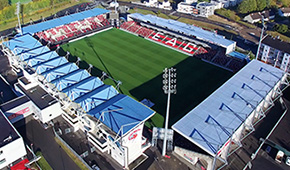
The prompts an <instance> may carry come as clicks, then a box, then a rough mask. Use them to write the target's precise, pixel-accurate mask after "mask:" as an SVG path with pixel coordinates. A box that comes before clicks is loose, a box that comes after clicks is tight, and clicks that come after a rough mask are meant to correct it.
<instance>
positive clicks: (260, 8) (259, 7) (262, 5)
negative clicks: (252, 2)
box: [256, 0, 267, 11]
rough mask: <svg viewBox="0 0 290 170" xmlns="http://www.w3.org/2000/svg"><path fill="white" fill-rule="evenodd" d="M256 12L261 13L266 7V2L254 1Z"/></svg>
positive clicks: (263, 0) (265, 0)
mask: <svg viewBox="0 0 290 170" xmlns="http://www.w3.org/2000/svg"><path fill="white" fill-rule="evenodd" d="M256 3H257V9H256V10H257V11H263V10H264V9H265V8H266V7H267V0H256Z"/></svg>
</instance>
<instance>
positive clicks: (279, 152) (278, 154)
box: [275, 151, 284, 163]
mask: <svg viewBox="0 0 290 170" xmlns="http://www.w3.org/2000/svg"><path fill="white" fill-rule="evenodd" d="M283 157H284V152H283V151H278V153H277V155H276V158H275V161H277V162H278V163H281V162H282V159H283Z"/></svg>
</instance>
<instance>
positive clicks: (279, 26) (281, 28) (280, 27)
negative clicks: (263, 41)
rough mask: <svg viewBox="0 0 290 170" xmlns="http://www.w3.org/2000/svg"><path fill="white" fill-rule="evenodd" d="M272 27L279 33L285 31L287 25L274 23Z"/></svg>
mask: <svg viewBox="0 0 290 170" xmlns="http://www.w3.org/2000/svg"><path fill="white" fill-rule="evenodd" d="M273 29H274V30H275V31H277V32H279V33H282V34H283V33H286V32H287V31H288V26H287V25H285V24H276V25H275V26H274V27H273Z"/></svg>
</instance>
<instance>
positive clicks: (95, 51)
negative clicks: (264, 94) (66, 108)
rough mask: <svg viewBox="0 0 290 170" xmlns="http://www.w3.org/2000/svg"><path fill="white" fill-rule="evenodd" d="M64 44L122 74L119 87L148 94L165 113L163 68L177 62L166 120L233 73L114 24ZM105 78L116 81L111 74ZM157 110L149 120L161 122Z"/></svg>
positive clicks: (183, 111) (173, 119)
mask: <svg viewBox="0 0 290 170" xmlns="http://www.w3.org/2000/svg"><path fill="white" fill-rule="evenodd" d="M62 48H63V49H64V50H65V51H69V52H70V54H72V55H73V56H78V57H79V58H81V59H82V60H85V61H86V62H87V63H91V64H92V65H94V66H95V67H96V68H97V69H99V70H100V71H105V72H106V73H108V74H109V75H110V76H111V77H113V78H114V79H116V80H120V81H121V82H122V85H121V88H120V92H121V93H124V94H127V95H130V96H132V97H134V98H135V99H137V100H139V101H141V100H142V99H144V98H147V99H150V100H151V101H152V102H153V103H155V106H153V109H154V110H155V111H156V112H157V113H159V114H161V115H165V110H166V101H167V100H166V99H167V97H166V95H165V94H164V93H163V90H162V73H163V69H164V68H165V67H172V66H174V67H176V68H177V94H176V95H172V98H171V112H170V125H172V124H173V123H174V122H176V121H177V120H178V119H180V118H181V117H182V116H183V115H185V114H186V113H187V112H188V111H190V110H191V109H193V108H194V107H195V106H196V105H197V104H199V103H200V102H201V101H202V100H204V99H205V98H206V97H207V96H208V95H210V94H211V93H212V92H213V91H214V90H215V89H217V88H218V87H219V86H220V85H221V84H223V83H224V82H225V81H226V80H228V79H229V77H231V76H232V73H231V72H228V71H225V70H223V69H221V68H218V67H216V66H213V65H210V64H208V63H205V62H203V61H201V60H198V59H196V58H193V57H189V56H187V55H185V54H182V53H180V52H177V51H175V50H172V49H170V48H167V47H164V46H162V45H159V44H156V43H153V42H151V41H148V40H146V39H143V38H141V37H137V36H135V35H132V34H129V33H127V32H124V31H122V30H118V29H111V30H108V31H105V32H102V33H99V34H96V35H94V36H92V37H89V38H84V39H81V40H79V41H75V42H72V43H69V44H65V45H63V46H62ZM105 83H106V84H112V85H115V83H113V82H112V81H110V80H109V79H107V80H105ZM159 114H156V115H155V116H154V117H153V118H152V119H151V120H152V122H151V123H152V124H153V125H154V126H159V127H160V126H163V117H162V116H160V115H159ZM147 123H148V122H147ZM149 124H150V122H149ZM147 125H148V124H147Z"/></svg>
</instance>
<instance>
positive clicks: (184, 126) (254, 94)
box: [172, 60, 284, 155]
mask: <svg viewBox="0 0 290 170" xmlns="http://www.w3.org/2000/svg"><path fill="white" fill-rule="evenodd" d="M283 75H284V72H283V71H282V70H279V69H277V68H275V67H272V66H270V65H267V64H265V63H262V62H260V61H257V60H253V61H251V62H250V63H249V64H248V65H246V66H245V67H244V68H243V69H242V70H240V71H239V72H238V73H236V74H235V75H234V76H233V77H232V78H231V79H229V80H228V81H227V82H226V83H224V84H223V85H222V86H221V87H220V88H219V89H217V90H216V91H215V92H214V93H212V94H211V95H210V96H209V97H208V98H206V99H205V100H204V101H203V102H202V103H201V104H199V105H198V106H197V107H195V108H194V109H193V110H191V111H190V112H189V113H187V114H186V115H185V116H184V117H183V118H182V119H180V120H179V121H178V122H176V123H175V124H174V125H173V126H172V128H173V129H174V130H175V131H177V132H178V133H180V134H181V135H183V136H184V137H186V138H187V139H189V140H190V141H191V142H193V143H195V144H196V145H198V146H199V147H201V148H202V149H204V150H205V151H206V152H208V153H209V154H211V155H215V154H216V153H217V152H218V151H219V149H220V148H221V147H222V146H223V145H224V144H225V142H226V141H227V140H228V139H229V138H230V137H231V135H232V134H233V133H234V132H235V131H236V130H237V128H238V127H239V126H240V125H241V124H242V123H243V122H244V120H245V119H246V118H247V117H248V116H249V114H250V113H251V112H252V111H253V109H255V108H256V106H257V105H258V104H259V103H260V102H261V101H262V100H263V98H264V97H265V96H266V95H267V94H268V92H269V91H270V90H271V89H272V88H273V87H274V86H275V84H276V83H277V82H278V81H279V80H280V79H281V78H282V77H283Z"/></svg>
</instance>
